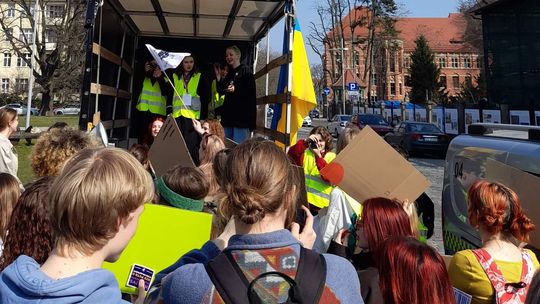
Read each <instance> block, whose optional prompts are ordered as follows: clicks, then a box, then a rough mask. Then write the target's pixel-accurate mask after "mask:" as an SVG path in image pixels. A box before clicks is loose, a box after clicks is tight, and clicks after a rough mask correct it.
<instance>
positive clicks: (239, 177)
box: [161, 139, 363, 303]
mask: <svg viewBox="0 0 540 304" xmlns="http://www.w3.org/2000/svg"><path fill="white" fill-rule="evenodd" d="M227 168H228V169H227V170H226V172H225V177H224V187H223V188H224V189H225V192H226V194H227V198H226V199H225V200H224V201H223V205H222V206H221V210H223V213H224V215H225V217H229V218H233V219H234V224H235V225H234V226H235V232H236V234H235V235H233V236H232V237H230V239H228V244H226V247H225V248H224V249H223V252H222V253H220V254H218V255H217V256H216V257H215V258H214V259H212V260H211V261H209V262H208V263H206V264H204V263H202V262H199V263H194V264H188V265H183V266H181V267H179V268H178V269H176V270H174V271H173V272H172V273H170V274H169V275H168V276H166V277H165V278H164V279H163V287H162V290H161V291H162V293H161V294H162V296H163V300H164V301H163V302H164V303H201V302H203V299H204V300H206V301H208V302H212V303H221V301H223V300H224V299H226V298H228V299H229V301H225V303H241V302H244V303H247V301H248V298H247V297H248V296H247V295H248V293H247V292H245V293H244V292H242V291H238V290H236V289H235V288H231V286H225V285H226V283H227V282H230V281H231V280H235V279H240V277H239V276H244V278H243V279H242V283H240V284H241V286H240V287H241V288H244V289H246V288H248V286H245V283H246V282H247V283H248V284H249V283H250V281H252V280H253V279H255V277H257V276H259V275H261V274H262V275H263V276H267V275H268V274H271V273H274V274H275V273H278V274H280V275H279V276H276V275H274V276H272V278H273V279H272V280H264V279H256V280H254V281H252V283H253V284H254V285H255V286H256V287H255V288H256V290H257V295H258V296H259V299H257V300H258V301H260V302H252V301H250V303H284V302H285V301H286V300H287V299H288V297H289V294H290V293H289V288H285V287H286V286H287V284H291V280H297V279H298V277H299V276H300V277H301V273H302V271H303V270H304V269H306V270H308V271H306V273H309V274H310V275H314V274H316V279H314V280H312V279H311V278H308V277H307V276H304V278H305V280H302V281H300V280H298V282H301V283H299V284H306V283H307V285H300V286H299V288H298V289H300V290H301V292H300V295H301V296H302V297H300V300H302V301H303V302H302V303H363V301H362V298H361V296H360V284H359V283H358V278H357V277H356V275H355V272H354V268H353V267H352V265H351V264H350V263H349V262H348V261H346V260H345V259H343V258H341V257H338V256H335V255H330V254H328V255H326V254H324V255H319V254H316V253H314V252H313V251H311V250H309V249H305V248H302V246H305V247H308V248H309V247H311V246H312V244H313V242H314V238H315V235H314V232H313V230H312V225H313V216H311V214H310V213H309V211H308V210H307V208H305V207H304V210H305V211H306V212H307V218H306V224H305V226H304V230H302V232H301V233H300V228H299V225H298V224H292V219H293V218H294V216H295V210H296V207H297V206H296V203H295V202H296V196H297V194H296V191H297V190H296V188H295V186H294V171H293V169H292V166H291V165H290V162H289V160H288V159H287V156H286V154H285V153H283V151H282V150H281V149H280V148H279V147H277V146H276V145H275V144H274V142H271V141H266V140H259V139H250V140H247V141H245V142H243V143H242V144H240V145H238V146H237V147H236V148H235V149H233V150H232V151H231V154H230V156H229V157H228V159H227ZM291 224H292V226H291ZM289 227H291V228H290V229H291V231H289V230H286V229H287V228H289ZM205 246H206V245H205ZM191 254H192V255H193V254H194V253H193V252H192V253H191ZM204 256H206V255H204ZM223 259H228V261H229V263H232V265H235V267H234V268H235V269H237V270H239V271H238V272H235V273H234V275H232V276H230V277H227V279H226V282H225V281H223V280H221V279H222V278H223V277H219V273H216V272H215V271H214V270H215V269H216V268H214V265H216V264H214V263H215V262H216V261H223ZM229 265H231V264H229ZM302 266H304V267H302ZM229 270H230V268H229ZM319 270H323V271H319ZM233 271H234V270H233ZM269 271H275V272H271V273H269ZM218 272H220V273H222V274H223V273H225V272H221V271H218ZM244 274H245V275H244ZM285 276H286V277H285ZM218 277H219V278H218ZM319 277H320V280H319V279H318V278H319ZM259 278H261V277H259ZM292 278H294V279H292ZM298 282H297V283H298ZM216 284H217V285H216ZM222 284H225V285H222ZM253 284H252V285H251V286H253ZM312 285H314V286H312ZM219 286H221V287H222V288H220V287H219ZM237 287H238V286H237ZM303 287H304V288H303ZM312 287H317V288H316V290H317V291H318V292H317V291H314V292H312V293H310V294H308V296H310V298H309V299H308V298H304V297H303V296H305V295H306V294H305V291H308V292H309V291H310V290H312V289H313V288H312ZM229 288H231V289H229ZM302 292H304V293H302ZM291 293H292V290H291ZM297 295H298V294H297ZM227 296H232V297H233V298H236V297H239V298H240V299H241V300H242V301H234V300H231V298H230V297H227ZM317 296H318V298H317Z"/></svg>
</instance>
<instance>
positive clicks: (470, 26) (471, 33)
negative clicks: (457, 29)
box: [458, 0, 483, 51]
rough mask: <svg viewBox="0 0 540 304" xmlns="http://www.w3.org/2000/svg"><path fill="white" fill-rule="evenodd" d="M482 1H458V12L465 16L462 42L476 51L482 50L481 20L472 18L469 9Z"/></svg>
mask: <svg viewBox="0 0 540 304" xmlns="http://www.w3.org/2000/svg"><path fill="white" fill-rule="evenodd" d="M481 2H482V0H460V1H459V6H458V10H459V12H460V13H462V14H463V15H464V16H465V23H466V25H465V33H464V34H463V42H465V43H467V44H469V45H470V46H472V47H474V48H475V49H477V50H480V51H481V50H483V37H482V19H481V18H478V17H475V16H473V14H471V12H470V11H471V9H472V8H473V7H475V6H476V5H478V4H479V3H481Z"/></svg>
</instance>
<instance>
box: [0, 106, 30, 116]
mask: <svg viewBox="0 0 540 304" xmlns="http://www.w3.org/2000/svg"><path fill="white" fill-rule="evenodd" d="M1 108H11V109H13V110H15V111H17V115H26V112H27V111H28V108H27V107H26V106H24V105H22V104H20V103H10V104H7V105H5V106H2V107H0V109H1ZM38 114H39V109H37V108H30V115H38Z"/></svg>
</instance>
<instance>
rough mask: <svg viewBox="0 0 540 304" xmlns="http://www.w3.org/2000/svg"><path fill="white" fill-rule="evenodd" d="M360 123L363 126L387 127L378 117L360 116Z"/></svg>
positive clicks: (384, 121) (382, 119)
mask: <svg viewBox="0 0 540 304" xmlns="http://www.w3.org/2000/svg"><path fill="white" fill-rule="evenodd" d="M360 123H361V124H363V125H378V126H388V122H386V120H384V118H383V117H382V116H379V115H360Z"/></svg>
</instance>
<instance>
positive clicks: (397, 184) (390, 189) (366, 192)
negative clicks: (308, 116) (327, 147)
mask: <svg viewBox="0 0 540 304" xmlns="http://www.w3.org/2000/svg"><path fill="white" fill-rule="evenodd" d="M321 175H322V176H324V177H325V178H326V179H327V180H329V181H330V182H331V183H332V184H333V185H337V186H339V187H340V188H341V189H342V190H343V191H345V192H346V193H347V194H348V195H350V196H351V197H353V198H354V199H355V200H357V201H359V202H363V201H365V200H366V199H369V198H373V197H386V198H390V199H394V198H396V199H399V200H409V201H414V200H416V199H417V198H418V196H420V194H422V192H424V191H426V189H427V188H428V187H429V186H430V185H431V182H430V181H429V180H428V179H427V178H426V177H425V176H424V175H422V173H420V172H419V171H418V170H417V169H416V168H415V167H413V166H412V165H411V164H410V163H409V162H408V161H407V160H406V159H404V158H403V156H401V155H400V154H399V153H398V152H396V150H394V149H393V148H392V147H391V146H390V145H389V144H388V143H386V142H385V141H384V140H383V139H382V138H381V137H380V136H379V135H378V134H377V133H375V131H373V129H371V128H370V127H369V126H366V127H364V129H362V131H361V132H360V134H358V135H357V136H356V137H355V138H354V140H353V141H352V142H351V143H349V145H347V147H345V149H343V151H341V152H340V153H339V154H338V156H337V157H336V158H335V159H334V160H333V161H332V162H331V163H329V164H328V165H326V167H324V168H323V169H322V170H321Z"/></svg>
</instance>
